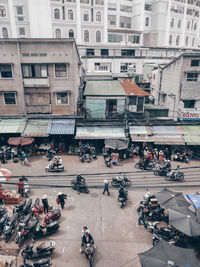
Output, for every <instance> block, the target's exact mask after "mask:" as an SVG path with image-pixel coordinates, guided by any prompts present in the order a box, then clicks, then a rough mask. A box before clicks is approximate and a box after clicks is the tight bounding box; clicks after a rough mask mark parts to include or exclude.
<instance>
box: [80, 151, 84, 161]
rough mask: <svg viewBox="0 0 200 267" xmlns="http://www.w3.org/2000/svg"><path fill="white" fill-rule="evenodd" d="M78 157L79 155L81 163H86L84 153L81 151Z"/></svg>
mask: <svg viewBox="0 0 200 267" xmlns="http://www.w3.org/2000/svg"><path fill="white" fill-rule="evenodd" d="M78 155H79V159H80V161H81V162H84V161H85V157H84V154H83V152H81V151H79V153H78Z"/></svg>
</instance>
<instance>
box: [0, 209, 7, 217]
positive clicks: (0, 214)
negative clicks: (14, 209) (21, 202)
mask: <svg viewBox="0 0 200 267" xmlns="http://www.w3.org/2000/svg"><path fill="white" fill-rule="evenodd" d="M6 212H7V209H6V208H5V207H0V218H2V217H3V216H4V214H6Z"/></svg>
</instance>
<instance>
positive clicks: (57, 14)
mask: <svg viewBox="0 0 200 267" xmlns="http://www.w3.org/2000/svg"><path fill="white" fill-rule="evenodd" d="M54 19H60V10H59V9H58V8H56V9H54Z"/></svg>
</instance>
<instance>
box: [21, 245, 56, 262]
mask: <svg viewBox="0 0 200 267" xmlns="http://www.w3.org/2000/svg"><path fill="white" fill-rule="evenodd" d="M55 245H56V243H55V242H54V241H50V242H43V243H41V244H40V245H39V246H37V247H36V249H35V250H33V248H34V242H32V243H31V244H29V245H27V246H26V248H25V249H23V250H22V252H21V255H22V257H23V258H26V259H31V260H32V259H37V258H43V257H47V256H49V255H51V254H52V253H53V251H54V250H55Z"/></svg>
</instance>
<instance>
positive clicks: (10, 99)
mask: <svg viewBox="0 0 200 267" xmlns="http://www.w3.org/2000/svg"><path fill="white" fill-rule="evenodd" d="M3 96H4V103H5V105H16V93H3Z"/></svg>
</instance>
